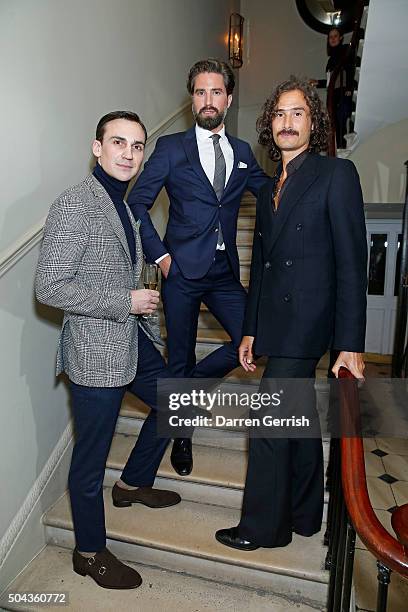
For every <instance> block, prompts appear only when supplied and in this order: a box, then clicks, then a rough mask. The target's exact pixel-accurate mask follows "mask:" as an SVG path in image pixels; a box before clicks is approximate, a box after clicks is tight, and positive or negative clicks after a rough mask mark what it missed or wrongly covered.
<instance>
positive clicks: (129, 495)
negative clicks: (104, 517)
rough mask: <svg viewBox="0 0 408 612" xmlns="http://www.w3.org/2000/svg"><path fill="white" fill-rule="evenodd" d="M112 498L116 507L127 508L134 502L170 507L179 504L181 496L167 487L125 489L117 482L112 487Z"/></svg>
mask: <svg viewBox="0 0 408 612" xmlns="http://www.w3.org/2000/svg"><path fill="white" fill-rule="evenodd" d="M112 500H113V505H114V506H116V508H126V507H127V506H131V505H132V504H144V505H145V506H148V507H149V508H168V507H169V506H175V505H176V504H179V503H180V502H181V497H180V495H179V494H178V493H175V492H174V491H166V490H165V489H153V488H152V487H139V488H138V489H124V488H123V487H119V486H118V485H117V484H115V485H114V487H113V489H112Z"/></svg>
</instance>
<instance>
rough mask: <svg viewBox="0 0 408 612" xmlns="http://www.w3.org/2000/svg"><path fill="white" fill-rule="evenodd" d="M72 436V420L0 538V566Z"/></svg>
mask: <svg viewBox="0 0 408 612" xmlns="http://www.w3.org/2000/svg"><path fill="white" fill-rule="evenodd" d="M72 436H73V426H72V422H69V423H68V425H67V426H66V428H65V430H64V432H63V434H62V435H61V437H60V439H59V440H58V442H57V444H56V446H55V447H54V450H53V451H52V453H51V455H50V457H49V459H48V461H47V463H46V464H45V466H44V467H43V469H42V470H41V473H40V475H39V476H38V478H37V480H36V481H35V483H34V484H33V486H32V487H31V489H30V491H29V493H28V495H27V497H26V498H25V500H24V502H23V503H22V505H21V506H20V509H19V511H18V512H17V514H16V515H15V517H14V519H13V520H12V522H11V523H10V525H9V527H8V529H7V531H6V533H5V534H4V535H3V537H2V538H1V540H0V568H1V567H2V566H3V564H4V562H5V560H6V559H7V556H8V554H9V552H10V550H11V549H12V547H13V545H14V544H15V542H16V540H17V538H18V536H19V534H20V532H21V530H22V529H23V527H24V525H25V523H26V521H27V519H28V518H29V516H30V514H31V512H32V510H33V508H34V507H35V505H36V503H37V502H38V500H39V499H40V496H41V494H42V492H43V490H44V488H45V486H46V485H47V483H48V482H49V480H50V479H51V476H52V474H53V472H54V470H55V468H56V467H57V465H58V463H59V461H60V459H61V458H62V456H63V455H64V453H65V451H66V449H67V447H68V445H69V444H70V442H71V439H72Z"/></svg>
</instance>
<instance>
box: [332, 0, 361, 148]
mask: <svg viewBox="0 0 408 612" xmlns="http://www.w3.org/2000/svg"><path fill="white" fill-rule="evenodd" d="M364 6H365V3H364V0H358V5H357V7H356V14H355V18H354V27H353V34H352V37H351V40H350V43H349V48H348V49H347V52H346V53H345V54H344V56H343V57H342V58H341V61H340V62H339V63H338V65H337V66H336V67H335V68H334V70H333V72H332V73H331V75H330V81H329V86H328V88H327V112H328V113H329V117H330V123H331V131H330V136H329V143H328V149H327V152H328V155H329V156H330V157H335V156H336V126H335V121H336V119H335V117H336V110H335V108H334V89H335V84H336V81H337V77H338V76H339V74H340V72H341V71H342V70H343V68H344V66H345V64H346V62H347V61H348V60H349V58H350V56H351V55H352V54H353V53H354V55H355V51H356V49H357V45H358V41H359V35H360V27H361V19H362V17H363V13H364Z"/></svg>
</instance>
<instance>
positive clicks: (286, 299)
mask: <svg viewBox="0 0 408 612" xmlns="http://www.w3.org/2000/svg"><path fill="white" fill-rule="evenodd" d="M283 301H284V302H291V301H292V296H291V294H290V293H287V294H286V295H285V297H284V298H283Z"/></svg>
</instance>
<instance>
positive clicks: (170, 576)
mask: <svg viewBox="0 0 408 612" xmlns="http://www.w3.org/2000/svg"><path fill="white" fill-rule="evenodd" d="M129 565H130V566H131V567H133V568H134V569H136V570H137V571H138V572H139V573H140V574H141V576H142V578H143V583H142V585H141V586H140V587H139V588H138V589H137V590H136V591H135V590H133V589H130V590H128V591H126V590H125V591H115V592H114V593H113V592H112V591H108V590H106V589H101V588H100V587H98V586H97V585H96V584H95V582H94V581H93V580H92V579H91V578H89V577H86V578H81V577H80V576H78V575H77V574H74V572H73V571H72V554H71V551H69V550H66V549H64V548H60V547H58V546H52V545H48V546H46V547H45V548H44V549H43V550H42V551H41V552H40V554H39V555H38V556H37V557H36V558H35V559H34V560H33V561H32V562H31V563H30V564H29V565H28V566H27V567H26V568H25V569H24V571H23V572H22V573H21V574H20V575H19V576H18V577H17V578H16V579H15V580H14V582H13V583H12V584H11V585H10V587H9V588H8V589H7V590H8V592H13V593H27V592H28V593H30V592H34V593H55V592H57V591H66V592H67V593H69V604H68V605H67V606H64V607H63V609H64V610H89V611H90V612H97V611H100V610H103V611H104V612H116V611H117V610H120V609H125V610H135V609H138V610H143V612H156V611H157V610H166V612H191V611H192V610H203V611H204V610H213V611H214V612H216V611H217V610H222V611H225V610H234V612H247V610H257V612H268V611H270V610H274V612H290V611H292V610H293V611H298V610H299V609H300V608H299V603H297V602H292V601H289V600H288V599H287V598H286V597H285V598H283V597H279V596H277V595H272V594H270V593H267V592H265V591H261V592H259V590H257V589H252V588H245V587H239V586H233V585H229V584H225V583H220V582H215V581H214V580H206V579H205V578H199V577H194V576H190V575H188V574H185V573H181V572H174V571H170V570H163V569H159V568H154V567H149V566H146V565H141V564H135V563H129ZM57 586H58V588H57ZM0 605H1V602H0ZM7 607H8V609H15V610H17V609H19V610H21V609H22V607H21V604H20V605H19V606H16V607H15V608H13V607H10V604H7ZM60 607H61V606H58V608H57V607H54V606H47V610H57V609H60ZM43 609H44V604H42V605H41V606H38V605H31V606H29V607H27V604H24V610H27V611H29V612H31V611H33V612H34V611H40V610H43ZM301 609H302V610H304V611H305V612H308V611H309V610H310V611H311V612H312V611H313V610H315V609H316V608H315V607H310V606H307V605H305V604H304V603H303V602H302V608H301Z"/></svg>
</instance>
